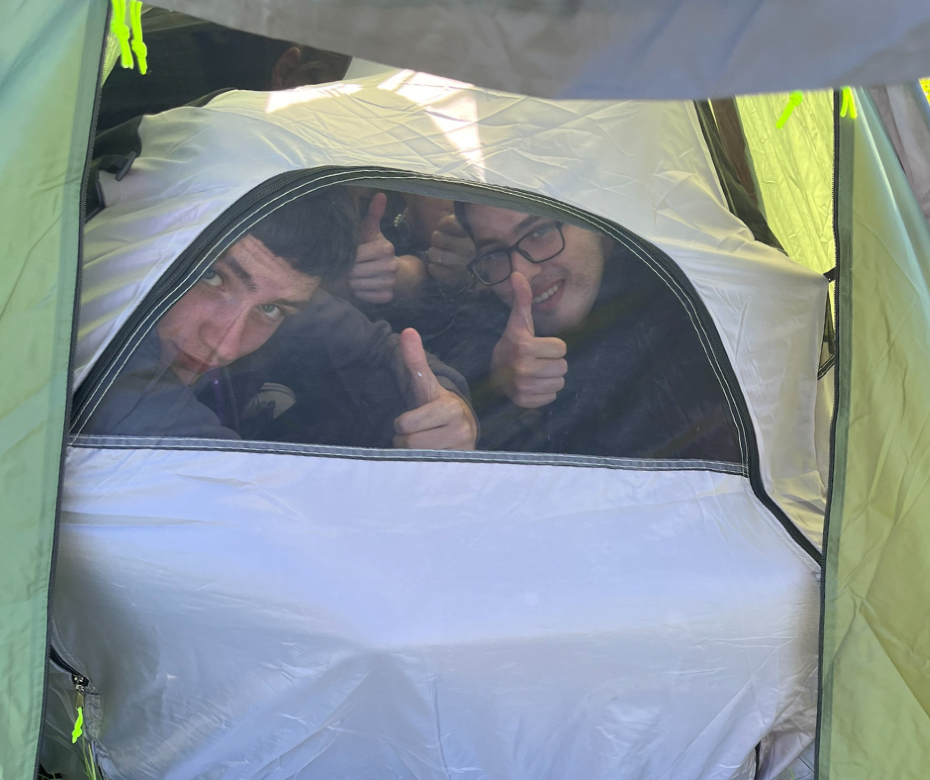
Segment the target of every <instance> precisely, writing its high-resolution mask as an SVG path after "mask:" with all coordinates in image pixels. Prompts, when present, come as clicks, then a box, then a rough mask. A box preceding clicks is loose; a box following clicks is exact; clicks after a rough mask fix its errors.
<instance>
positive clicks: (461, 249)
mask: <svg viewBox="0 0 930 780" xmlns="http://www.w3.org/2000/svg"><path fill="white" fill-rule="evenodd" d="M427 256H428V257H429V260H430V262H431V263H436V264H438V265H447V266H466V265H468V264H469V263H470V262H471V261H472V260H473V259H474V257H475V244H474V242H473V241H472V240H471V237H470V236H469V235H468V234H467V233H466V232H465V230H464V229H463V228H462V226H461V225H460V224H459V223H458V220H457V219H456V218H455V217H454V216H453V215H449V216H448V217H445V218H444V219H443V220H442V221H441V222H440V223H439V226H438V229H437V230H435V231H433V233H432V235H431V236H430V248H429V249H428V250H427Z"/></svg>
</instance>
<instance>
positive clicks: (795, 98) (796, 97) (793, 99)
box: [775, 92, 804, 130]
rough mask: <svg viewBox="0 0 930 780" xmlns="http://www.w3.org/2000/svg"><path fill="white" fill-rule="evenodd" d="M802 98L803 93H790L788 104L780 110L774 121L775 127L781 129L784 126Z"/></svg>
mask: <svg viewBox="0 0 930 780" xmlns="http://www.w3.org/2000/svg"><path fill="white" fill-rule="evenodd" d="M803 100H804V94H803V93H801V92H792V93H791V95H789V96H788V105H786V106H785V110H784V111H782V112H781V116H780V117H778V121H777V122H775V127H777V128H778V129H779V130H781V129H782V128H783V127H784V126H785V123H786V122H787V121H788V119H789V118H790V117H791V115H792V114H793V113H794V109H796V108H797V107H798V106H799V105H801V101H803Z"/></svg>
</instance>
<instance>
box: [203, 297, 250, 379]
mask: <svg viewBox="0 0 930 780" xmlns="http://www.w3.org/2000/svg"><path fill="white" fill-rule="evenodd" d="M248 317H249V309H248V307H242V306H230V307H228V308H224V310H223V311H221V312H216V313H215V315H214V317H213V318H211V319H210V320H209V321H208V322H206V323H205V324H204V327H203V328H202V329H201V339H202V341H203V343H204V345H205V346H206V347H207V349H209V350H210V354H211V355H212V357H213V359H214V360H215V362H216V363H217V365H218V366H228V365H229V364H230V363H232V362H233V361H234V360H236V359H237V358H238V357H239V356H240V355H241V354H242V341H243V337H244V336H245V329H246V325H247V323H248Z"/></svg>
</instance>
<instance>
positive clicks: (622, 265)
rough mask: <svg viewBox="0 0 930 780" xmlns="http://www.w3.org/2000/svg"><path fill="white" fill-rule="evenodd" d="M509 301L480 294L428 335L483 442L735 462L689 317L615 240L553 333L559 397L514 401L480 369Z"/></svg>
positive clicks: (484, 445) (725, 419)
mask: <svg viewBox="0 0 930 780" xmlns="http://www.w3.org/2000/svg"><path fill="white" fill-rule="evenodd" d="M508 317H509V310H508V309H507V307H506V306H505V305H504V304H502V303H501V301H500V300H499V299H498V298H497V297H496V296H494V295H489V294H483V295H481V296H480V297H479V300H478V301H477V302H476V303H475V304H474V305H472V306H471V307H470V312H469V314H468V317H467V322H465V323H463V325H462V327H460V328H457V329H456V333H455V334H454V335H450V336H449V337H448V338H446V339H445V341H444V343H442V344H437V343H434V344H432V345H431V349H434V350H435V351H436V352H437V354H439V355H440V356H441V357H442V358H443V360H445V361H446V362H447V363H449V364H450V365H451V366H453V367H454V368H456V369H458V370H459V371H461V372H462V374H463V375H464V376H465V377H466V379H467V380H468V382H469V385H470V387H471V391H472V399H473V404H474V407H475V410H476V411H477V413H478V417H479V420H480V423H481V430H482V435H481V439H480V440H479V442H478V446H479V448H481V449H488V450H507V451H522V452H552V453H566V454H577V455H595V456H613V457H630V458H659V459H669V458H675V459H679V458H687V459H700V460H715V461H728V462H735V463H739V462H741V456H740V449H739V444H738V441H739V439H738V435H737V432H736V425H735V423H734V420H733V416H732V413H731V411H730V408H729V405H728V404H727V399H726V396H725V394H724V391H723V388H722V386H721V384H720V381H719V380H718V378H717V376H716V375H715V373H714V370H713V368H712V367H711V363H710V361H709V359H708V357H707V355H706V353H705V349H704V347H703V346H702V344H701V341H700V339H699V338H698V334H697V331H696V330H695V326H694V325H693V324H692V322H691V319H690V317H689V315H688V313H687V311H686V310H685V308H684V306H683V305H682V304H681V302H680V301H679V300H678V298H677V297H676V295H675V293H674V292H672V290H671V289H670V288H669V286H668V285H667V284H666V283H665V282H664V281H663V280H662V279H661V278H660V277H659V275H658V274H657V273H655V272H654V271H653V270H652V269H651V268H650V267H649V266H647V265H646V264H645V263H644V262H643V261H641V260H640V259H639V258H637V257H636V256H634V255H633V254H632V253H631V252H629V251H628V250H626V249H624V248H623V247H620V246H619V245H618V246H616V248H615V249H614V251H613V252H612V253H611V255H610V257H608V259H607V261H606V264H605V268H604V275H603V279H602V282H601V288H600V290H599V292H598V295H597V299H596V301H595V304H594V307H593V309H592V310H591V312H590V314H589V315H588V316H587V318H586V319H585V321H584V322H583V323H582V325H581V326H580V327H578V328H577V329H575V330H573V331H571V332H568V333H561V334H558V336H559V338H562V339H563V340H564V341H565V342H566V344H567V346H568V353H567V355H566V360H567V361H568V373H567V374H566V376H565V387H564V389H563V390H562V391H561V392H559V394H558V397H557V398H556V400H555V401H554V402H553V403H551V404H549V405H548V406H545V407H542V408H540V409H522V408H520V407H517V406H516V405H514V404H513V403H511V402H510V401H509V400H508V399H507V398H505V397H504V396H503V395H501V394H500V393H499V392H497V391H495V390H494V389H493V388H492V387H491V385H490V383H489V380H488V375H489V370H490V362H491V354H492V352H493V350H494V346H495V345H496V344H497V341H498V340H499V339H500V337H501V335H502V334H503V331H504V328H505V326H506V323H507V319H508Z"/></svg>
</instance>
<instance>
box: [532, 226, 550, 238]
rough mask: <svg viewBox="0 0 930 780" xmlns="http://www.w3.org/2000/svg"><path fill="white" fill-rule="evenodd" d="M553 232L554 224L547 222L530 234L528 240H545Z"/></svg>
mask: <svg viewBox="0 0 930 780" xmlns="http://www.w3.org/2000/svg"><path fill="white" fill-rule="evenodd" d="M553 230H555V223H554V222H549V223H548V224H546V225H540V226H539V227H538V228H536V230H534V231H533V232H532V233H530V238H546V236H548V235H549V234H551V233H552V231H553Z"/></svg>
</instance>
